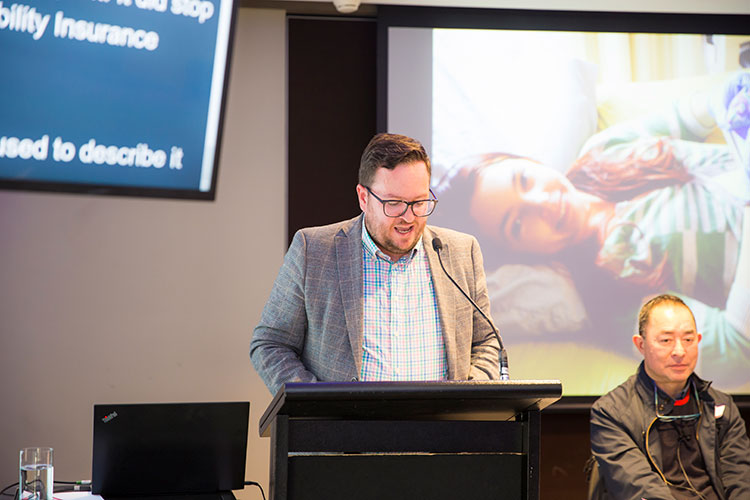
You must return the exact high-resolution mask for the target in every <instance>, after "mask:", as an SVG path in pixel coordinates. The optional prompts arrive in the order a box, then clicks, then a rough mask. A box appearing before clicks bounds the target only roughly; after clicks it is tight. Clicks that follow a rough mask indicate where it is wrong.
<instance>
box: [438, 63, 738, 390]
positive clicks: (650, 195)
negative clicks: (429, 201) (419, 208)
mask: <svg viewBox="0 0 750 500" xmlns="http://www.w3.org/2000/svg"><path fill="white" fill-rule="evenodd" d="M716 95H717V92H716V91H715V90H714V91H713V93H711V92H708V93H705V94H695V95H693V96H691V98H690V99H685V100H682V101H680V102H676V103H674V104H673V106H671V107H670V108H669V109H667V110H665V111H664V112H663V113H659V114H655V115H652V116H647V117H643V118H642V119H639V120H636V121H627V122H621V123H618V124H615V125H613V126H611V127H609V128H607V129H605V130H603V131H601V132H599V133H597V134H595V135H594V136H592V137H591V138H590V139H589V140H588V141H587V142H586V143H585V145H584V147H583V149H582V151H581V152H580V155H579V157H578V160H577V161H576V162H575V163H574V164H573V165H571V166H570V168H569V169H568V170H567V172H566V173H565V174H564V175H563V174H561V173H559V172H558V171H556V170H553V169H551V168H548V167H546V166H545V165H542V164H539V163H538V162H535V161H534V160H533V159H531V158H523V157H517V156H513V155H511V154H500V153H493V154H483V155H479V156H475V157H472V158H468V159H466V160H465V161H462V162H461V163H460V164H458V165H455V166H454V167H453V168H452V169H451V170H450V171H448V173H447V174H446V175H445V176H444V177H443V178H442V179H441V180H440V182H439V184H438V186H437V190H436V193H437V196H438V198H439V199H440V212H441V213H442V214H450V217H451V218H453V219H454V220H462V223H461V230H463V231H466V232H469V233H472V234H474V235H476V236H477V238H478V239H479V241H480V244H481V247H482V252H483V254H484V257H485V268H486V269H487V270H488V276H487V280H488V286H489V287H490V295H491V299H492V306H491V307H492V312H493V316H494V317H495V319H496V321H497V322H498V326H499V328H500V329H501V332H502V334H503V336H504V339H505V342H506V344H507V346H508V349H509V354H510V355H511V368H513V367H514V366H515V367H519V366H522V367H527V368H522V371H521V372H520V373H519V371H518V369H516V370H515V371H513V370H512V373H513V375H514V378H536V379H539V378H555V379H557V378H559V379H561V380H563V384H564V385H565V386H566V391H568V393H572V394H575V393H591V392H594V393H596V392H599V391H601V392H603V391H605V390H607V389H608V388H610V387H612V386H613V385H616V384H617V383H620V382H621V381H622V380H624V379H625V378H626V377H627V376H628V375H630V374H631V373H632V372H633V369H634V366H635V364H636V363H637V362H638V356H637V353H635V352H634V351H633V347H632V342H631V339H630V338H631V336H632V334H633V332H634V328H635V322H636V314H637V311H638V308H639V306H640V304H641V303H642V301H643V299H644V297H647V296H649V295H652V294H656V293H661V292H667V291H669V292H673V293H677V294H678V295H680V296H681V297H683V298H684V299H685V301H686V303H687V304H688V305H689V306H690V308H691V309H692V311H693V312H694V314H695V316H696V321H697V325H698V330H699V331H700V332H701V333H702V334H703V341H702V342H701V354H700V364H699V367H698V373H699V374H701V375H702V376H705V377H707V378H708V379H713V380H714V381H715V382H716V383H717V384H718V385H719V386H720V387H722V388H725V389H728V390H744V392H748V390H750V370H748V366H750V208H749V207H748V203H749V202H750V175H749V174H748V172H750V159H748V157H747V156H744V157H742V151H737V150H735V149H733V147H734V146H730V145H728V144H727V143H726V142H723V143H713V144H712V143H707V142H704V139H705V138H706V137H707V136H708V135H709V133H711V132H712V130H713V129H715V128H716V127H717V119H716V118H715V117H719V120H718V121H719V122H720V123H721V124H722V125H724V128H725V132H727V131H729V130H730V129H731V131H733V134H734V138H735V139H737V138H739V139H744V140H745V141H746V142H750V137H748V125H750V106H748V103H750V73H741V74H738V75H735V76H734V77H733V78H732V79H731V81H729V82H727V84H726V86H725V87H723V91H722V98H721V99H718V100H716V99H715V96H716ZM712 96H713V97H712ZM716 102H718V105H717V104H712V103H716ZM465 200H469V201H468V202H467V201H465ZM467 210H468V213H466V212H467ZM461 211H463V216H461V215H458V214H459V213H461ZM465 221H471V222H470V224H469V225H467V223H466V222H465ZM433 222H434V223H435V224H438V225H445V222H444V221H443V220H442V219H441V220H435V221H433ZM541 360H543V361H541ZM581 365H584V366H585V365H590V368H589V370H588V372H586V371H584V373H583V374H582V375H574V372H575V373H577V374H580V373H581V371H580V369H581ZM576 377H578V379H576Z"/></svg>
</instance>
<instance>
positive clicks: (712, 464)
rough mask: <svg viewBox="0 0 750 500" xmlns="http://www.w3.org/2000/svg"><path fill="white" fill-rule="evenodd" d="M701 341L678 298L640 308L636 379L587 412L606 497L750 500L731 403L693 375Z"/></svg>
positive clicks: (745, 458) (746, 446) (749, 476)
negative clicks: (641, 360) (589, 416)
mask: <svg viewBox="0 0 750 500" xmlns="http://www.w3.org/2000/svg"><path fill="white" fill-rule="evenodd" d="M700 340H701V334H700V333H698V332H697V331H696V327H695V318H694V317H693V313H692V312H691V311H690V309H689V308H688V307H687V306H686V305H685V303H684V302H683V301H682V300H680V298H678V297H675V296H673V295H659V296H658V297H655V298H653V299H651V300H650V301H648V302H647V303H646V304H644V306H643V307H642V308H641V312H640V314H639V316H638V334H636V335H634V336H633V343H634V344H635V346H636V347H637V348H638V350H639V351H640V352H641V354H642V355H643V362H642V363H641V365H640V366H639V367H638V371H637V373H636V374H635V375H633V376H631V377H630V378H629V379H628V380H627V381H626V382H625V383H623V384H622V385H620V386H619V387H617V388H615V389H614V390H612V391H610V392H609V393H607V394H605V395H604V396H602V397H601V398H599V399H598V400H597V401H596V402H595V403H594V405H593V406H592V408H591V449H592V452H593V454H594V457H595V458H596V461H597V463H598V465H599V474H600V475H601V477H602V478H603V479H604V483H605V486H606V490H607V492H608V494H609V498H613V499H620V498H622V499H641V498H646V499H649V500H655V499H664V500H673V499H688V498H691V499H692V498H700V499H706V500H733V499H737V500H747V499H750V439H748V435H747V430H746V427H745V422H744V421H743V420H742V417H741V416H740V414H739V411H738V410H737V406H736V405H735V404H734V402H733V401H732V398H731V396H729V395H728V394H725V393H723V392H720V391H718V390H716V389H713V388H711V387H710V385H711V383H710V382H707V381H705V380H702V379H700V378H699V377H698V376H697V375H696V374H695V373H693V370H694V369H695V364H696V362H697V360H698V343H699V342H700Z"/></svg>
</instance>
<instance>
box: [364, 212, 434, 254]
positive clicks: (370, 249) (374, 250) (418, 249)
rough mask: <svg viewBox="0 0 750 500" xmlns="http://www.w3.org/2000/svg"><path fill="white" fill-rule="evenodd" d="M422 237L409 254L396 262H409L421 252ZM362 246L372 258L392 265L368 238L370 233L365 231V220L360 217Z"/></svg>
mask: <svg viewBox="0 0 750 500" xmlns="http://www.w3.org/2000/svg"><path fill="white" fill-rule="evenodd" d="M423 236H424V235H422V236H420V237H419V241H417V244H416V245H414V248H413V249H412V251H411V252H410V253H408V254H407V255H405V256H403V257H401V258H400V259H399V260H398V262H400V261H405V262H410V261H411V260H412V259H413V258H414V257H415V256H416V255H417V252H421V251H422V248H423V246H422V237H423ZM362 246H363V247H364V249H365V251H366V252H367V253H368V254H370V256H372V257H374V258H380V259H383V260H385V261H387V262H390V263H394V262H393V261H392V260H391V258H390V257H388V256H387V255H386V254H384V253H383V252H382V251H381V250H380V249H379V248H378V246H377V245H376V244H375V241H373V239H372V236H370V233H369V232H368V231H367V226H365V219H364V217H362Z"/></svg>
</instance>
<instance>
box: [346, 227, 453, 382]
mask: <svg viewBox="0 0 750 500" xmlns="http://www.w3.org/2000/svg"><path fill="white" fill-rule="evenodd" d="M362 245H363V247H364V252H362V255H363V256H362V259H363V270H364V283H363V286H364V315H363V318H364V325H363V326H364V328H363V346H362V347H363V349H362V351H363V354H362V372H361V373H360V377H359V379H360V380H362V381H368V380H380V381H390V380H445V379H446V378H447V376H448V362H447V360H446V357H445V343H444V341H443V333H442V330H441V328H440V319H439V315H438V307H437V301H436V300H435V289H434V287H433V285H432V276H431V274H430V266H429V263H428V262H427V255H426V254H425V252H424V247H423V246H422V239H420V240H419V242H418V243H417V245H416V247H414V250H413V251H412V252H411V253H410V254H408V255H405V256H404V257H402V258H401V259H399V260H398V261H397V262H393V261H391V259H390V258H389V257H388V256H387V255H385V254H384V253H383V252H381V251H380V250H379V249H378V247H377V246H376V245H375V242H374V241H373V240H372V238H371V237H370V234H369V233H368V232H367V229H366V228H365V225H364V224H362Z"/></svg>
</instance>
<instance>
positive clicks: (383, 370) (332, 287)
mask: <svg viewBox="0 0 750 500" xmlns="http://www.w3.org/2000/svg"><path fill="white" fill-rule="evenodd" d="M430 173H431V170H430V159H429V158H428V156H427V153H426V152H425V150H424V148H423V147H422V145H421V144H420V143H419V142H418V141H416V140H414V139H411V138H409V137H405V136H402V135H395V134H378V135H376V136H375V137H373V139H372V140H371V141H370V143H369V144H368V145H367V147H366V148H365V151H364V153H363V154H362V159H361V161H360V167H359V184H358V185H357V188H356V190H357V199H358V201H359V206H360V208H361V209H362V212H363V213H362V214H361V215H359V216H358V217H355V218H354V219H350V220H347V221H343V222H339V223H336V224H331V225H328V226H322V227H312V228H306V229H302V230H300V231H298V232H297V233H296V234H295V235H294V238H293V240H292V244H291V245H290V247H289V250H288V251H287V254H286V256H285V257H284V263H283V264H282V266H281V270H280V271H279V274H278V276H277V278H276V281H275V283H274V285H273V289H272V290H271V295H270V297H269V298H268V302H266V305H265V307H264V308H263V313H262V314H261V318H260V322H259V324H258V326H256V327H255V331H254V333H253V339H252V342H251V343H250V358H251V359H252V362H253V365H254V366H255V369H256V370H257V371H258V373H259V374H260V376H261V378H262V379H263V381H264V382H265V384H266V385H267V386H268V388H269V390H270V391H271V393H276V391H278V390H279V389H280V388H281V387H282V385H283V384H285V383H287V382H317V381H321V382H323V381H339V382H341V381H347V382H348V381H391V380H415V381H416V380H418V381H425V380H488V379H497V378H498V377H499V371H498V370H499V369H498V352H499V347H498V346H499V343H498V340H497V338H496V337H495V334H494V332H493V328H492V327H491V326H490V324H489V322H488V321H487V320H486V319H485V318H483V317H482V315H481V313H479V312H477V310H476V309H475V308H474V306H473V305H472V304H471V303H470V302H469V301H468V300H467V299H466V298H465V297H463V296H462V294H461V291H460V290H459V289H458V288H457V287H456V285H454V284H453V283H451V281H450V279H449V277H448V276H447V275H446V272H445V271H447V273H449V274H450V276H451V277H452V278H453V279H454V280H455V281H456V282H457V284H458V285H459V286H460V287H461V288H462V289H463V290H464V291H465V292H466V293H467V294H468V295H469V296H470V297H471V298H472V299H473V300H474V301H475V302H476V303H477V305H478V307H479V308H481V309H482V311H483V312H484V314H486V315H487V316H489V314H490V313H489V299H488V296H487V285H486V283H485V275H484V269H483V263H482V254H481V251H480V249H479V244H478V243H477V241H476V239H475V238H474V237H472V236H469V235H466V234H462V233H459V232H456V231H452V230H449V229H442V228H437V227H432V226H427V225H426V224H427V217H428V216H429V215H430V214H431V213H432V212H433V210H434V209H435V206H436V205H437V203H438V202H437V200H436V199H435V196H434V195H433V193H432V192H431V191H430ZM438 252H439V253H438ZM439 258H441V259H442V263H443V264H444V265H445V271H444V270H443V269H442V267H441V265H440V260H439Z"/></svg>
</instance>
